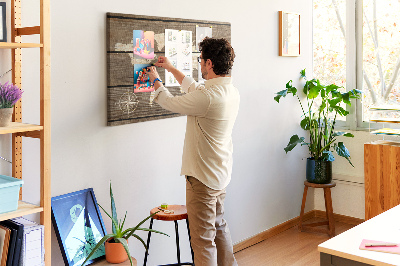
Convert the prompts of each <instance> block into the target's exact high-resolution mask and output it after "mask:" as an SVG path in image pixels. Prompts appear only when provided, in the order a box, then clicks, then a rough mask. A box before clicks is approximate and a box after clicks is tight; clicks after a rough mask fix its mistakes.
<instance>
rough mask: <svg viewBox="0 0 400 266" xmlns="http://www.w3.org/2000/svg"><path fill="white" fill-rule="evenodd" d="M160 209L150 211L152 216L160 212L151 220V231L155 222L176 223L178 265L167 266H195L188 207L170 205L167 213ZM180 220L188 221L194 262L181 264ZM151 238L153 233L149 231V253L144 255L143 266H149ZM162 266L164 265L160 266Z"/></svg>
mask: <svg viewBox="0 0 400 266" xmlns="http://www.w3.org/2000/svg"><path fill="white" fill-rule="evenodd" d="M159 208H160V206H158V207H155V208H153V209H152V210H151V211H150V214H153V213H156V212H158V213H157V214H156V215H154V216H153V217H152V218H151V220H150V229H153V221H154V220H161V221H174V223H175V236H176V255H177V258H178V263H176V264H166V265H194V255H193V249H192V245H191V242H190V230H189V220H188V215H187V210H186V206H185V205H168V209H166V212H164V211H160V209H159ZM168 211H173V213H168ZM179 220H186V226H187V230H188V235H189V244H190V251H191V252H192V261H193V262H183V263H182V262H181V251H180V248H179V232H178V221H179ZM150 237H151V231H149V234H148V236H147V251H146V253H145V255H144V263H143V266H146V264H147V256H148V250H149V248H150V247H149V245H150ZM166 265H165V266H166ZM160 266H162V265H160Z"/></svg>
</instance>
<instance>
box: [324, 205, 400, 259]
mask: <svg viewBox="0 0 400 266" xmlns="http://www.w3.org/2000/svg"><path fill="white" fill-rule="evenodd" d="M363 239H369V240H379V241H387V242H394V243H400V205H398V206H396V207H393V208H392V209H390V210H388V211H386V212H384V213H381V214H379V215H378V216H375V217H374V218H372V219H369V220H368V221H365V222H363V223H362V224H359V225H357V226H355V227H353V228H351V229H349V230H347V231H346V232H343V233H342V234H340V235H337V236H335V237H333V238H331V239H329V240H327V241H325V242H324V243H322V244H320V245H319V246H318V251H319V252H324V253H327V254H331V255H335V256H339V257H342V258H346V259H350V260H354V261H359V262H363V263H368V264H372V265H400V254H390V253H383V252H376V251H368V250H361V249H359V246H360V244H361V241H362V240H363Z"/></svg>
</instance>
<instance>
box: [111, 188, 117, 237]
mask: <svg viewBox="0 0 400 266" xmlns="http://www.w3.org/2000/svg"><path fill="white" fill-rule="evenodd" d="M110 198H111V214H112V218H113V219H114V220H115V221H118V215H117V208H116V207H115V201H114V195H113V193H112V188H111V181H110ZM117 223H118V222H117ZM117 228H118V225H114V223H113V225H112V231H113V233H114V234H116V233H117Z"/></svg>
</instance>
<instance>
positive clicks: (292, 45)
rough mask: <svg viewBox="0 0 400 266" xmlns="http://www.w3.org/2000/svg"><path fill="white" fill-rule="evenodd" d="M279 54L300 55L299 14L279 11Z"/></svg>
mask: <svg viewBox="0 0 400 266" xmlns="http://www.w3.org/2000/svg"><path fill="white" fill-rule="evenodd" d="M279 55H280V56H300V14H297V13H291V12H284V11H279Z"/></svg>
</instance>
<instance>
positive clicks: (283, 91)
mask: <svg viewBox="0 0 400 266" xmlns="http://www.w3.org/2000/svg"><path fill="white" fill-rule="evenodd" d="M287 91H288V90H287V89H286V90H281V91H279V92H277V93H276V94H277V95H276V96H275V97H274V100H275V101H277V102H278V103H279V100H280V98H281V97H285V96H286V95H287Z"/></svg>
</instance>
